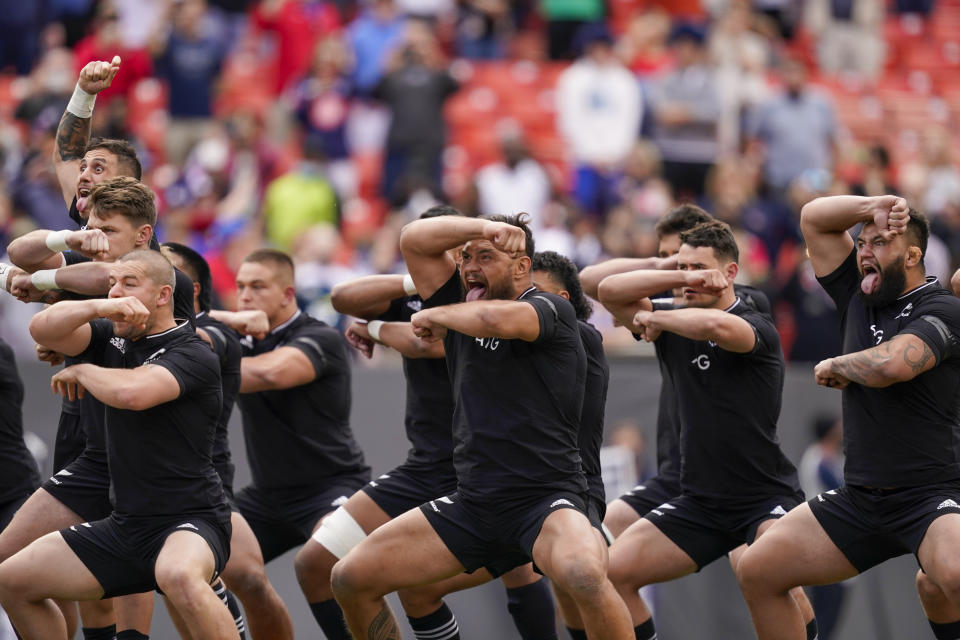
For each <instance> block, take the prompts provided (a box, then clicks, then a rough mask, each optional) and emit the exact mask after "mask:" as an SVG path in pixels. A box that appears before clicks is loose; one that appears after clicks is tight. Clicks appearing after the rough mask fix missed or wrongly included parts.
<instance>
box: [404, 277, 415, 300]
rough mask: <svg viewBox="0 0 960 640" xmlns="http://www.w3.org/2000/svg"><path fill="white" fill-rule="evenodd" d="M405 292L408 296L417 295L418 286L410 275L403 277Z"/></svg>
mask: <svg viewBox="0 0 960 640" xmlns="http://www.w3.org/2000/svg"><path fill="white" fill-rule="evenodd" d="M403 292H404V293H406V294H407V295H408V296H415V295H417V285H415V284H414V283H413V278H412V277H411V276H410V274H409V273H408V274H407V275H405V276H403Z"/></svg>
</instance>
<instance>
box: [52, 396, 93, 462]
mask: <svg viewBox="0 0 960 640" xmlns="http://www.w3.org/2000/svg"><path fill="white" fill-rule="evenodd" d="M86 448H87V434H86V433H85V432H84V431H83V427H82V426H81V425H80V416H79V415H76V414H73V413H66V412H63V411H61V412H60V423H59V424H58V425H57V436H56V439H55V440H54V442H53V470H54V472H57V471H60V469H63V468H64V467H66V466H67V465H68V464H70V463H71V462H73V461H74V460H76V459H77V458H79V457H80V454H81V453H83V450H84V449H86Z"/></svg>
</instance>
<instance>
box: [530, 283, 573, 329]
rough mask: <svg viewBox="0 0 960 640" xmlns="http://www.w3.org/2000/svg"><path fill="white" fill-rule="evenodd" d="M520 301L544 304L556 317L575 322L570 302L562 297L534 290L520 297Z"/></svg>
mask: <svg viewBox="0 0 960 640" xmlns="http://www.w3.org/2000/svg"><path fill="white" fill-rule="evenodd" d="M520 299H521V300H525V301H527V302H530V303H532V304H538V303H539V304H545V305H546V307H547V308H548V309H549V310H550V311H551V312H553V313H554V314H555V315H557V316H558V317H564V316H568V317H572V318H573V321H574V322H576V317H577V312H576V311H575V310H574V308H573V305H572V304H571V303H570V301H569V300H567V299H566V298H564V297H563V296H558V295H557V294H555V293H548V292H546V291H540V290H539V289H534V290H532V291H531V292H530V293H528V294H525V295H523V296H521V298H520Z"/></svg>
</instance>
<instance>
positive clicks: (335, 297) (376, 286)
mask: <svg viewBox="0 0 960 640" xmlns="http://www.w3.org/2000/svg"><path fill="white" fill-rule="evenodd" d="M403 279H404V277H403V276H401V275H378V276H365V277H363V278H357V279H356V280H351V281H349V282H343V283H341V284H338V285H336V286H335V287H334V288H333V291H332V292H331V293H330V302H331V304H333V308H334V309H336V310H337V311H338V312H340V313H344V314H347V315H350V316H354V317H357V318H364V319H370V318H376V317H377V316H379V315H381V314H383V313H385V312H386V311H387V309H389V308H390V302H391V301H393V300H396V299H397V298H402V297H403V296H405V295H407V293H406V291H405V290H404V287H403Z"/></svg>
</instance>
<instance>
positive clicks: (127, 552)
mask: <svg viewBox="0 0 960 640" xmlns="http://www.w3.org/2000/svg"><path fill="white" fill-rule="evenodd" d="M143 520H144V522H137V523H132V522H131V521H130V519H122V518H118V517H117V516H115V515H111V516H110V517H109V518H104V519H103V520H97V521H96V522H88V523H85V524H79V525H74V526H72V527H68V528H66V529H61V530H60V534H61V535H62V536H63V539H64V540H66V542H67V544H68V545H69V546H70V548H71V549H72V550H73V552H74V553H75V554H77V557H78V558H80V561H81V562H83V564H84V566H86V567H87V569H89V570H90V573H92V574H93V576H94V577H95V578H96V579H97V582H99V583H100V586H101V587H103V597H104V598H113V597H115V596H122V595H127V594H130V593H143V592H145V591H153V590H155V589H157V580H156V576H155V572H154V564H155V563H156V561H157V556H158V555H160V550H161V549H162V548H163V544H164V542H166V540H167V537H168V536H169V535H170V534H171V533H173V532H175V531H190V532H192V533H196V534H197V535H199V536H200V537H201V538H203V539H204V540H205V541H206V543H207V544H208V545H209V546H210V550H211V551H212V552H213V557H214V564H215V569H216V573H215V575H214V576H211V580H210V581H211V582H213V578H214V577H215V576H217V575H220V572H221V571H223V568H224V567H225V566H226V564H227V560H228V559H229V557H230V533H231V527H230V520H229V519H228V520H225V521H224V520H218V519H217V518H215V517H214V516H212V515H211V516H209V517H199V516H189V515H183V516H177V517H175V518H170V517H163V518H148V519H143Z"/></svg>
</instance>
